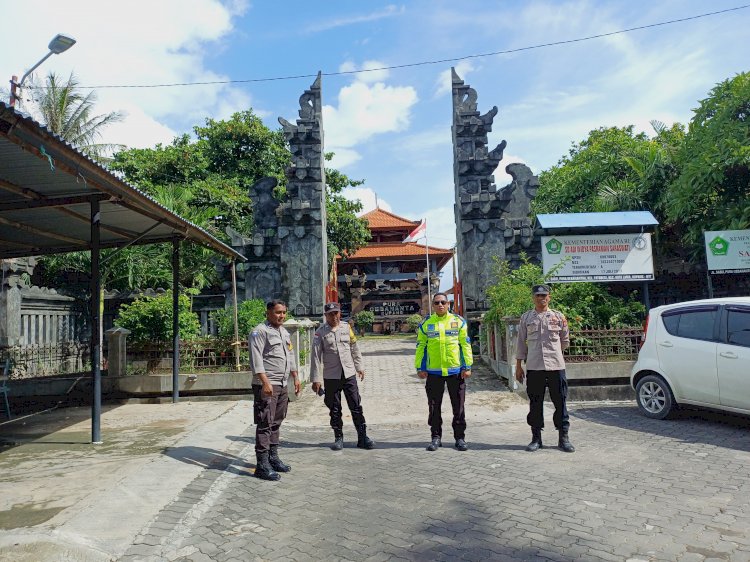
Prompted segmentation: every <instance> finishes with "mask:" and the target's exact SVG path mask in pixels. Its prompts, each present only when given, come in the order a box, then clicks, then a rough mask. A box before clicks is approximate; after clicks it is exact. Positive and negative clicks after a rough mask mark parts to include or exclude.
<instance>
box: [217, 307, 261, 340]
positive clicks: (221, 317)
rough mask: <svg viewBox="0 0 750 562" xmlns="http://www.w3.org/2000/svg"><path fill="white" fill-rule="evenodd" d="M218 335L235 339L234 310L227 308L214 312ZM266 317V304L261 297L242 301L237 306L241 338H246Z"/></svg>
mask: <svg viewBox="0 0 750 562" xmlns="http://www.w3.org/2000/svg"><path fill="white" fill-rule="evenodd" d="M213 317H214V320H215V321H216V327H217V331H218V336H219V337H220V338H222V339H226V340H233V339H234V310H233V309H231V308H225V309H223V310H217V311H216V312H214V313H213ZM265 319H266V304H265V303H264V302H263V301H262V300H260V299H251V300H246V301H242V302H241V303H240V304H239V306H238V307H237V326H238V334H239V337H240V338H246V337H247V336H248V334H249V333H250V332H252V330H253V328H255V326H257V325H258V324H260V323H261V322H263V321H264V320H265Z"/></svg>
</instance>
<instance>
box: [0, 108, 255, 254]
mask: <svg viewBox="0 0 750 562" xmlns="http://www.w3.org/2000/svg"><path fill="white" fill-rule="evenodd" d="M94 199H98V200H99V201H100V216H101V230H100V236H101V244H100V246H101V247H102V248H108V247H120V246H124V245H127V244H150V243H156V242H166V241H169V240H172V239H174V238H175V237H178V238H184V239H187V240H190V241H192V242H195V243H198V244H201V245H204V246H207V247H209V248H212V249H213V250H216V251H217V252H219V253H222V254H224V255H226V256H229V257H233V258H237V259H240V260H243V261H244V259H245V258H244V256H242V255H241V254H239V253H237V252H236V251H235V250H233V249H232V248H231V247H229V246H228V245H226V244H224V243H223V242H221V241H220V240H218V239H217V238H215V237H214V236H212V235H211V234H209V233H208V232H206V231H205V230H203V229H202V228H200V227H198V226H196V225H195V224H193V223H191V222H190V221H187V220H185V219H183V218H182V217H180V216H178V215H176V214H174V213H172V212H171V211H169V210H168V209H167V208H165V207H164V206H162V205H161V204H160V203H158V202H157V201H156V200H154V199H153V198H151V197H149V196H148V195H147V194H145V193H143V192H142V191H140V190H138V189H137V188H135V187H133V186H132V185H129V184H128V183H126V182H124V181H123V180H122V179H120V178H119V177H117V176H116V175H115V174H113V173H112V172H110V171H109V170H107V169H106V168H104V167H102V166H101V165H100V164H98V163H97V162H94V161H93V160H91V159H90V158H89V157H87V156H86V155H84V154H82V153H81V152H79V151H78V150H76V149H75V148H74V147H73V146H71V145H70V144H69V143H67V142H66V141H65V140H63V139H62V138H60V137H59V136H57V135H55V134H54V133H52V132H50V131H49V130H48V129H47V128H46V127H44V126H43V125H40V124H39V123H37V122H36V121H34V120H33V119H32V118H31V117H29V116H28V115H25V114H23V113H21V112H18V111H15V110H14V109H13V108H11V107H8V106H6V105H5V104H4V103H3V102H0V258H12V257H23V256H31V255H43V254H54V253H63V252H71V251H78V250H89V249H90V248H91V225H90V214H91V212H90V208H91V201H92V200H94Z"/></svg>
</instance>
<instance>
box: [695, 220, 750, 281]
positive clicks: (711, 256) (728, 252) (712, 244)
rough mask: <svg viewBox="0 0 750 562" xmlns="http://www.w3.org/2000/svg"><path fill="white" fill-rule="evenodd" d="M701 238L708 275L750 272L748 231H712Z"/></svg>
mask: <svg viewBox="0 0 750 562" xmlns="http://www.w3.org/2000/svg"><path fill="white" fill-rule="evenodd" d="M703 238H704V240H705V242H706V264H707V265H708V271H709V272H710V273H748V272H750V230H712V231H709V232H704V233H703Z"/></svg>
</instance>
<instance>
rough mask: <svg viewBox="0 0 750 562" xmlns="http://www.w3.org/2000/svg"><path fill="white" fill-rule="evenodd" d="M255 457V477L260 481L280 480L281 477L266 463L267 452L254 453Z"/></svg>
mask: <svg viewBox="0 0 750 562" xmlns="http://www.w3.org/2000/svg"><path fill="white" fill-rule="evenodd" d="M255 457H256V458H257V459H258V462H257V464H256V465H255V477H256V478H260V479H261V480H272V481H276V480H281V475H280V474H279V473H278V472H276V471H275V470H274V469H273V467H272V466H271V464H270V463H269V462H268V451H263V452H262V453H255Z"/></svg>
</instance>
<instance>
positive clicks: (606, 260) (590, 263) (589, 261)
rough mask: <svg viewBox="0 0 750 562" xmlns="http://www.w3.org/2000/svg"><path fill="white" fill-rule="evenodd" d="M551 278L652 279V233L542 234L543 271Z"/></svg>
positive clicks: (563, 279) (587, 279)
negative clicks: (555, 268) (553, 272)
mask: <svg viewBox="0 0 750 562" xmlns="http://www.w3.org/2000/svg"><path fill="white" fill-rule="evenodd" d="M558 264H562V265H561V266H560V267H559V268H558V269H557V271H556V273H555V275H554V276H552V277H550V278H549V280H550V281H552V282H558V283H559V282H563V283H565V282H568V283H570V282H575V281H589V282H608V281H651V280H653V278H654V260H653V257H652V252H651V234H648V233H645V234H635V233H634V234H587V235H573V236H542V267H543V268H544V273H545V274H547V273H549V271H550V270H552V268H554V267H555V266H557V265H558Z"/></svg>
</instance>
